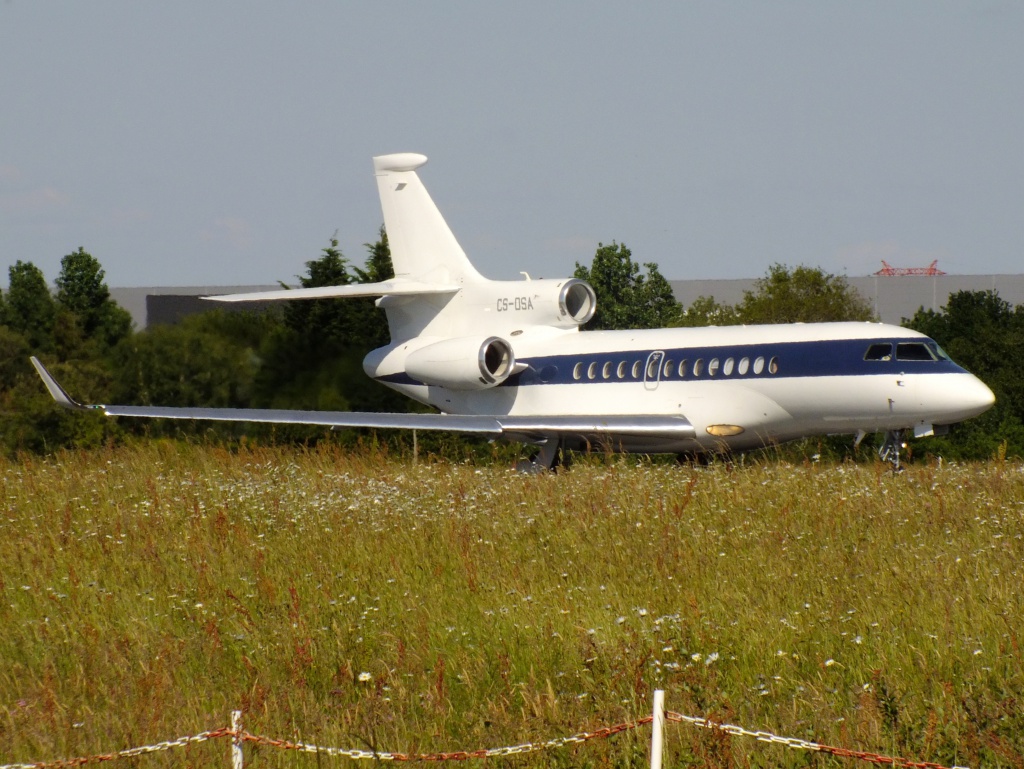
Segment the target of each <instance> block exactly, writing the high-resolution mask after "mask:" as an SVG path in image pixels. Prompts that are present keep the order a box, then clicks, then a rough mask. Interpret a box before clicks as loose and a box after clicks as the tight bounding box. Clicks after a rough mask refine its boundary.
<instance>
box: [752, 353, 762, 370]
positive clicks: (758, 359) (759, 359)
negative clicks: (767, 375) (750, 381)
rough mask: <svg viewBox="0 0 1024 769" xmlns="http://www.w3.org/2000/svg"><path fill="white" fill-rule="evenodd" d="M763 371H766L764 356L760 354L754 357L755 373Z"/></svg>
mask: <svg viewBox="0 0 1024 769" xmlns="http://www.w3.org/2000/svg"><path fill="white" fill-rule="evenodd" d="M762 371H764V358H763V357H761V356H760V355H758V356H757V357H756V358H754V373H755V374H760V373H761V372H762Z"/></svg>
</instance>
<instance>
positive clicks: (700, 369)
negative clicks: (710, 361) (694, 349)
mask: <svg viewBox="0 0 1024 769" xmlns="http://www.w3.org/2000/svg"><path fill="white" fill-rule="evenodd" d="M702 373H704V359H703V358H697V360H695V361H694V362H693V375H694V376H700V375H701V374H702Z"/></svg>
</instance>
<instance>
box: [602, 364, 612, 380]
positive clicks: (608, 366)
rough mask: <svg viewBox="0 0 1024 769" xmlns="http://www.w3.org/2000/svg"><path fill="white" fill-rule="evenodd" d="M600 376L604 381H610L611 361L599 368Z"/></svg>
mask: <svg viewBox="0 0 1024 769" xmlns="http://www.w3.org/2000/svg"><path fill="white" fill-rule="evenodd" d="M601 376H602V377H604V378H605V379H611V377H612V362H611V361H608V362H607V363H605V364H604V366H603V367H602V368H601Z"/></svg>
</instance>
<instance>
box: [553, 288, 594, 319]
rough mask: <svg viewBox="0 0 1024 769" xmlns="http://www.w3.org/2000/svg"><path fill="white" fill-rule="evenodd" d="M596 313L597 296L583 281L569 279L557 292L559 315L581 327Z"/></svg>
mask: <svg viewBox="0 0 1024 769" xmlns="http://www.w3.org/2000/svg"><path fill="white" fill-rule="evenodd" d="M595 312H597V294H595V293H594V289H593V288H592V287H591V285H590V284H589V283H587V282H586V281H585V280H580V279H579V278H569V280H567V281H565V283H563V284H562V286H561V287H560V288H559V290H558V313H559V315H560V316H561V317H562V318H564V319H566V320H568V321H570V322H572V323H575V324H576V325H577V326H582V325H583V324H584V323H586V322H587V321H588V320H590V319H591V318H593V317H594V313H595Z"/></svg>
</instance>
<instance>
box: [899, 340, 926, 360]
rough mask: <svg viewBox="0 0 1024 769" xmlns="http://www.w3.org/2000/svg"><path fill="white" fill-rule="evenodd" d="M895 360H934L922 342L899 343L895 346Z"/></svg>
mask: <svg viewBox="0 0 1024 769" xmlns="http://www.w3.org/2000/svg"><path fill="white" fill-rule="evenodd" d="M896 360H929V361H930V360H935V356H934V355H933V354H932V351H931V350H929V349H928V345H926V344H925V343H924V342H900V343H899V344H897V345H896Z"/></svg>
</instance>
